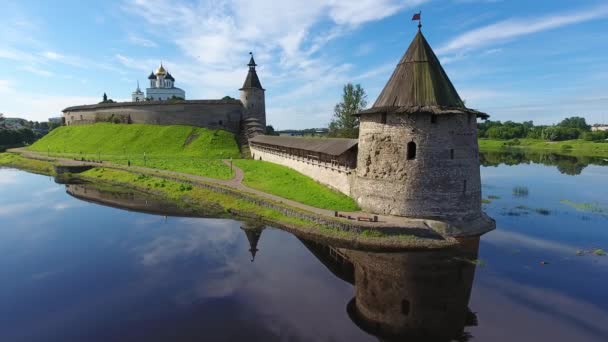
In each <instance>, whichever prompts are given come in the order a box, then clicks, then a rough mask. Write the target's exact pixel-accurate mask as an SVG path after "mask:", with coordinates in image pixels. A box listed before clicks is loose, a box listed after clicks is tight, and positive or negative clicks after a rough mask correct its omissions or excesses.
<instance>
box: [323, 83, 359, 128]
mask: <svg viewBox="0 0 608 342" xmlns="http://www.w3.org/2000/svg"><path fill="white" fill-rule="evenodd" d="M365 106H367V94H366V93H365V90H364V89H363V88H362V87H361V85H360V84H357V85H353V84H352V83H348V84H346V85H344V89H343V92H342V101H341V102H340V103H338V104H336V107H335V108H334V117H333V119H332V121H331V123H330V124H329V134H328V135H329V136H332V137H342V138H357V137H358V136H359V118H358V117H357V116H355V114H356V113H358V112H359V111H361V110H362V109H364V108H365Z"/></svg>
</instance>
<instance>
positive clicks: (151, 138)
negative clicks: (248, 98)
mask: <svg viewBox="0 0 608 342" xmlns="http://www.w3.org/2000/svg"><path fill="white" fill-rule="evenodd" d="M29 149H30V150H32V151H38V152H43V153H50V154H51V155H52V156H62V157H69V158H76V159H81V158H84V159H94V160H98V159H101V160H107V161H112V162H114V163H120V164H127V162H128V161H130V162H131V165H138V166H139V165H140V166H147V167H152V168H159V169H165V170H173V171H179V172H185V173H191V174H195V175H200V176H205V177H212V178H220V179H229V178H231V177H232V172H231V171H230V168H229V167H227V166H226V165H224V164H223V163H222V161H221V160H220V159H223V158H239V157H240V153H239V148H238V145H237V142H236V139H235V137H234V135H233V134H232V133H230V132H226V131H222V130H210V129H206V128H200V127H192V126H179V125H176V126H158V125H139V124H133V125H121V124H110V123H98V124H95V125H83V126H67V127H60V128H57V129H55V130H53V131H51V132H50V133H49V134H48V135H46V136H45V137H43V138H42V139H40V140H38V141H37V142H36V143H34V144H33V145H32V146H30V147H29ZM144 153H145V158H144Z"/></svg>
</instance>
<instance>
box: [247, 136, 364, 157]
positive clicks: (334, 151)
mask: <svg viewBox="0 0 608 342" xmlns="http://www.w3.org/2000/svg"><path fill="white" fill-rule="evenodd" d="M358 141H359V140H357V139H343V138H297V137H282V136H271V135H257V136H255V137H253V138H251V139H249V142H253V143H260V144H265V145H273V146H277V147H287V148H294V149H299V150H305V151H311V152H319V153H325V154H328V155H331V156H339V155H341V154H343V153H344V152H346V151H348V150H350V149H351V148H353V147H355V146H357V143H358Z"/></svg>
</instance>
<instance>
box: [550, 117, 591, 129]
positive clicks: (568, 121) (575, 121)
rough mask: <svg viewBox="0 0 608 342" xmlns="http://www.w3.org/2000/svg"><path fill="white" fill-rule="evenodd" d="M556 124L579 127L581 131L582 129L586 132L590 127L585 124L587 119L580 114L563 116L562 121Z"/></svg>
mask: <svg viewBox="0 0 608 342" xmlns="http://www.w3.org/2000/svg"><path fill="white" fill-rule="evenodd" d="M557 125H558V126H560V127H567V128H576V129H580V130H581V131H584V132H588V131H589V130H590V129H591V126H589V125H587V121H585V118H582V117H580V116H573V117H570V118H565V119H564V120H562V122H560V123H558V124H557Z"/></svg>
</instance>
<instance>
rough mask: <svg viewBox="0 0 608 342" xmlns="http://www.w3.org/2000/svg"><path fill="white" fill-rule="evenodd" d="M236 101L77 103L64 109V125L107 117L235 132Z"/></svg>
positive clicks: (239, 108) (237, 119)
mask: <svg viewBox="0 0 608 342" xmlns="http://www.w3.org/2000/svg"><path fill="white" fill-rule="evenodd" d="M243 109H244V108H243V106H242V104H241V103H240V101H193V102H191V103H188V101H185V102H182V103H166V102H165V103H162V102H160V103H159V102H157V103H154V104H134V103H125V104H124V105H121V104H112V105H108V106H103V105H99V106H80V107H72V108H67V109H66V110H65V111H64V116H65V120H66V125H82V124H92V123H95V122H104V121H110V120H119V121H121V122H124V123H127V122H128V123H137V124H154V125H190V126H198V127H207V128H212V129H225V130H227V131H230V132H232V133H235V134H237V133H238V132H239V128H240V122H241V117H242V112H243Z"/></svg>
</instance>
